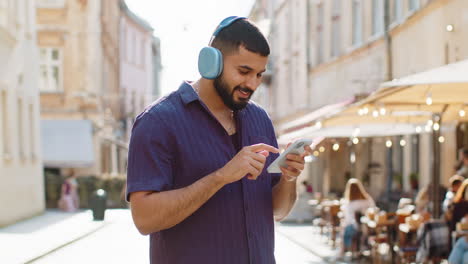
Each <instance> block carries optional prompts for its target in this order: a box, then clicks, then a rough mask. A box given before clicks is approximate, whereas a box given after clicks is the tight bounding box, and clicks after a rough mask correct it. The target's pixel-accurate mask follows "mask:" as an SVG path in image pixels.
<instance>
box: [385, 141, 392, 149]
mask: <svg viewBox="0 0 468 264" xmlns="http://www.w3.org/2000/svg"><path fill="white" fill-rule="evenodd" d="M385 146H387V148H391V147H392V146H393V142H392V141H391V140H390V139H389V140H387V142H385Z"/></svg>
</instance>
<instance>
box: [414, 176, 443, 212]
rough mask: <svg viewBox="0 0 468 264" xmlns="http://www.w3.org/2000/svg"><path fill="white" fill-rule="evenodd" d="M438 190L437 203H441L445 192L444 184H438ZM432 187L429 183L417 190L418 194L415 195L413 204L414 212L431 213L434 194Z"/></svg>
mask: <svg viewBox="0 0 468 264" xmlns="http://www.w3.org/2000/svg"><path fill="white" fill-rule="evenodd" d="M438 191H439V203H440V204H442V202H443V200H444V197H445V193H446V189H445V187H444V186H442V185H440V184H439V188H438ZM434 193H435V192H434V187H433V184H432V183H430V184H428V185H426V186H424V187H423V188H421V190H419V192H418V194H417V195H416V199H415V201H414V203H415V205H416V212H417V213H427V212H428V213H431V214H432V212H433V207H434V205H433V202H432V201H433V199H434V198H433V196H434ZM435 218H438V216H435Z"/></svg>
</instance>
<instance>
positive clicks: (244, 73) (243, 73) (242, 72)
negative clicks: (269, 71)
mask: <svg viewBox="0 0 468 264" xmlns="http://www.w3.org/2000/svg"><path fill="white" fill-rule="evenodd" d="M239 72H240V74H242V75H246V74H247V73H249V72H248V71H239Z"/></svg>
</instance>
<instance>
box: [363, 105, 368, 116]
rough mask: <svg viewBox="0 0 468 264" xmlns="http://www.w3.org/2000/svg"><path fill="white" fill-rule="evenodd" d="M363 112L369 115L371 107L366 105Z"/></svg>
mask: <svg viewBox="0 0 468 264" xmlns="http://www.w3.org/2000/svg"><path fill="white" fill-rule="evenodd" d="M362 112H363V113H364V114H365V115H367V114H368V113H369V108H367V107H364V109H363V110H362Z"/></svg>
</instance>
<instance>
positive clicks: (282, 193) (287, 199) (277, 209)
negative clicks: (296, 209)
mask: <svg viewBox="0 0 468 264" xmlns="http://www.w3.org/2000/svg"><path fill="white" fill-rule="evenodd" d="M296 198H297V191H296V180H294V181H286V180H285V179H284V177H281V180H280V181H279V182H278V184H276V185H275V187H273V215H274V217H275V220H276V221H280V220H282V219H283V218H285V217H286V216H287V215H288V214H289V212H290V211H291V209H292V207H293V206H294V203H295V202H296Z"/></svg>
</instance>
